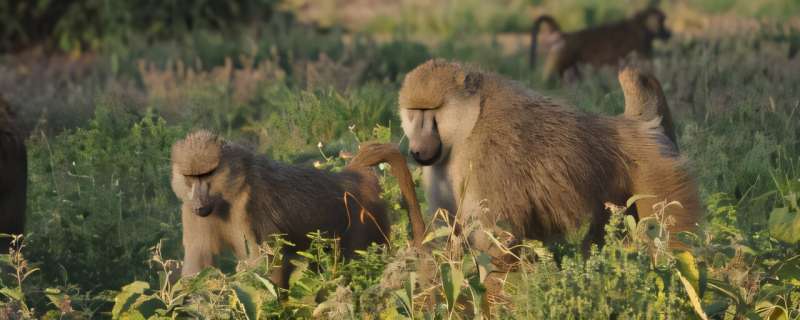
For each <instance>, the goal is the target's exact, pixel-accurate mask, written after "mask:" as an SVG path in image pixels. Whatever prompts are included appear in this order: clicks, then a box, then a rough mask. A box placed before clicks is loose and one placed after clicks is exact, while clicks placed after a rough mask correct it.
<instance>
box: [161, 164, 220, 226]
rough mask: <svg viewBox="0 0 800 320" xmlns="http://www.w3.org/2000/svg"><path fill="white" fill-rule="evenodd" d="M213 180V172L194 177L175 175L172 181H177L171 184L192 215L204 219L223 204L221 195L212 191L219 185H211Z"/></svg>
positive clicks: (216, 191)
mask: <svg viewBox="0 0 800 320" xmlns="http://www.w3.org/2000/svg"><path fill="white" fill-rule="evenodd" d="M215 178H216V177H214V172H213V171H212V172H209V173H208V174H203V175H196V176H192V175H188V176H186V175H181V174H177V175H175V176H173V180H177V181H175V182H173V189H175V194H176V195H178V198H180V199H181V200H182V201H183V203H184V205H186V206H188V207H189V208H190V209H191V210H192V212H193V213H194V214H196V215H198V216H201V217H206V216H208V215H210V214H211V213H212V212H214V209H215V208H217V207H219V206H220V204H222V203H223V202H224V201H223V197H222V193H221V192H219V191H218V190H214V189H216V188H215V187H217V186H218V185H219V184H218V183H213V181H214V180H215ZM176 185H177V186H176Z"/></svg>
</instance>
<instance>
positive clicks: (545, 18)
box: [528, 14, 561, 69]
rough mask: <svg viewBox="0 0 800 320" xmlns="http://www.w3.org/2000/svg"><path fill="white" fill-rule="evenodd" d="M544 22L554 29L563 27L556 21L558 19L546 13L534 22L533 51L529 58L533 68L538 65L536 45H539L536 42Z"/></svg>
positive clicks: (532, 31) (532, 29)
mask: <svg viewBox="0 0 800 320" xmlns="http://www.w3.org/2000/svg"><path fill="white" fill-rule="evenodd" d="M542 23H547V24H549V25H550V28H551V29H552V30H553V31H560V30H561V28H560V27H559V26H558V23H557V22H556V19H554V18H553V17H552V16H550V15H546V14H545V15H542V16H540V17H539V18H537V19H536V21H534V22H533V27H532V28H531V52H530V56H529V59H528V62H529V63H530V67H531V69H533V68H534V67H536V46H537V45H538V44H537V43H536V39H538V38H539V29H540V28H541V26H542Z"/></svg>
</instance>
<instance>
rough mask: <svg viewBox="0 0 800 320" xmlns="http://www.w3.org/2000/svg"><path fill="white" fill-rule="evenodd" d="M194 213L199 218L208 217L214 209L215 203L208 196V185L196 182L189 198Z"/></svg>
mask: <svg viewBox="0 0 800 320" xmlns="http://www.w3.org/2000/svg"><path fill="white" fill-rule="evenodd" d="M189 200H190V203H189V205H190V206H191V209H192V212H193V213H194V214H196V215H198V216H201V217H206V216H208V215H210V214H211V211H213V209H214V201H212V200H213V199H212V198H211V197H210V196H209V194H208V184H207V183H203V182H196V183H194V184H192V192H191V194H190V196H189Z"/></svg>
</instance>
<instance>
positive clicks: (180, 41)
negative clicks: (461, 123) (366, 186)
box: [0, 1, 800, 319]
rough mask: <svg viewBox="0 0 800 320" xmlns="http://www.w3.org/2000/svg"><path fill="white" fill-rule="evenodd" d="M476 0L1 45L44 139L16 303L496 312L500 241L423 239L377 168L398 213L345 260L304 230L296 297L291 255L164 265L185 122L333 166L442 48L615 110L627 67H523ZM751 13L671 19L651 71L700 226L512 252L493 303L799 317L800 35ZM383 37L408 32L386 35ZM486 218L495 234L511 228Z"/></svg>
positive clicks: (30, 306) (2, 291)
mask: <svg viewBox="0 0 800 320" xmlns="http://www.w3.org/2000/svg"><path fill="white" fill-rule="evenodd" d="M701 4H702V5H701V7H702V8H701V9H702V10H701V12H733V13H736V14H739V15H746V16H756V17H762V15H769V16H771V17H774V18H775V19H776V20H778V21H782V20H781V19H784V17H783V15H782V14H777V15H773V14H770V13H768V12H771V11H769V10H777V9H769V10H768V9H765V8H781V11H788V12H791V10H795V9H792V8H794V7H793V6H794V5H793V4H792V3H790V2H785V3H779V2H774V1H769V2H765V3H764V4H763V5H756V4H752V5H747V4H744V3H742V2H736V1H733V2H728V1H723V2H719V1H717V2H714V1H703V2H701ZM448 5H451V4H448ZM462 5H463V6H462V8H459V9H458V10H447V8H449V7H447V5H445V4H442V5H437V6H435V7H433V8H431V9H430V10H428V11H427V13H429V14H430V16H424V15H423V16H420V17H414V19H412V17H410V16H409V15H410V14H409V13H403V12H401V14H399V17H404V18H402V19H400V21H394V22H392V21H389V22H386V25H383V26H375V25H372V26H370V27H368V28H367V29H365V31H366V33H359V34H355V35H348V40H346V41H345V40H343V37H342V31H340V30H333V31H329V32H318V31H316V30H314V29H313V28H308V27H300V26H298V25H296V24H295V23H294V22H289V21H282V20H280V19H277V18H276V19H275V20H272V21H271V22H269V23H268V24H267V25H266V26H264V27H263V28H262V29H261V30H259V31H258V32H252V30H251V31H243V32H241V33H237V34H235V35H231V34H225V33H219V32H216V31H202V30H195V31H187V32H184V33H181V34H180V35H179V36H177V37H175V38H173V39H171V40H170V41H155V42H151V43H149V42H146V41H136V39H132V41H131V42H130V43H129V44H128V45H127V46H119V45H118V44H116V45H114V47H113V48H108V49H106V50H100V51H98V52H97V53H92V54H84V55H82V56H81V58H80V59H77V60H76V59H71V60H58V57H57V56H55V57H41V58H37V59H29V60H24V59H17V58H15V57H10V56H9V57H4V58H3V59H0V70H3V71H4V72H0V88H5V87H10V86H11V84H13V85H14V90H11V91H9V93H8V98H9V100H10V101H11V102H12V104H13V105H14V106H17V107H19V108H21V111H20V115H21V118H22V119H21V123H22V124H23V127H24V128H25V130H26V132H27V133H28V134H29V138H28V140H27V144H28V150H29V167H30V169H29V181H30V184H29V186H30V187H29V188H30V189H29V200H28V218H29V220H28V221H29V222H28V225H27V226H28V230H27V234H26V235H25V237H24V238H22V239H21V240H20V241H24V243H25V247H24V248H23V249H22V251H21V252H19V251H17V252H13V253H12V254H11V255H9V256H4V257H2V258H0V265H3V268H4V269H2V270H3V273H2V275H1V276H0V319H3V318H4V317H7V318H16V317H23V318H26V317H27V318H47V319H57V318H71V319H83V318H108V317H114V318H154V319H161V318H173V317H184V316H197V317H203V318H236V319H254V318H309V317H322V318H336V319H350V318H362V319H376V318H389V319H404V318H431V319H445V318H448V319H452V318H471V317H473V316H475V315H478V314H480V313H481V312H482V311H484V310H486V308H487V306H486V305H483V304H481V301H483V296H484V295H485V294H486V291H485V285H486V284H487V275H488V274H489V272H490V271H491V270H492V268H493V266H492V265H491V264H490V263H489V262H488V260H487V256H486V255H485V254H483V253H481V252H475V251H472V250H470V249H469V247H468V246H466V242H465V240H464V239H461V238H459V237H458V236H456V235H455V234H454V233H453V227H452V226H451V225H449V224H448V223H447V221H444V219H442V217H441V216H436V215H431V216H427V219H428V220H429V222H431V223H430V225H431V227H430V230H429V239H427V242H428V244H430V245H431V247H433V248H434V250H432V251H431V252H429V253H425V252H416V251H414V250H411V249H409V248H408V242H407V240H406V239H407V234H408V232H407V230H408V226H407V221H405V218H404V216H405V215H404V212H403V209H402V208H401V206H400V202H401V200H400V198H401V197H400V191H399V188H398V186H397V185H396V182H395V181H394V179H392V178H391V177H389V176H388V173H387V171H385V169H382V170H379V174H380V175H381V183H382V186H383V187H384V194H383V196H384V198H385V199H387V202H388V203H389V204H390V207H391V210H390V211H391V212H390V215H391V216H392V217H396V218H393V219H395V220H394V221H393V227H392V230H391V231H392V239H393V242H392V245H390V246H389V247H383V248H381V247H373V248H370V250H368V251H365V252H362V253H360V255H361V256H362V257H361V259H355V260H352V261H342V260H341V259H338V258H337V257H336V256H335V255H331V254H329V252H330V250H332V249H333V250H335V246H336V244H335V243H334V242H333V241H331V240H330V239H324V238H322V237H319V235H313V234H312V235H310V236H312V237H313V239H314V245H313V246H312V247H311V248H310V249H309V250H307V252H306V253H304V254H303V256H304V259H301V260H299V261H297V262H296V263H297V264H298V271H297V272H296V273H295V274H294V275H293V277H292V280H291V285H290V288H289V290H287V291H285V292H282V291H281V290H280V289H277V288H275V287H274V285H272V284H271V283H270V282H269V281H268V280H266V279H268V273H269V270H270V268H272V267H273V266H274V265H275V263H276V261H279V260H280V259H281V257H280V256H276V257H274V259H275V260H266V259H265V260H263V261H261V263H259V264H257V265H254V266H249V267H244V266H237V265H236V263H235V262H234V261H231V260H230V259H228V260H226V262H225V263H223V267H222V271H220V270H219V269H208V270H206V271H204V272H203V273H202V274H201V275H200V276H198V277H195V278H193V279H185V280H182V281H180V282H178V283H177V284H175V285H174V286H173V285H171V284H170V283H169V282H167V281H165V279H167V278H168V273H169V272H170V270H172V265H173V262H171V261H170V260H180V258H181V256H182V248H181V245H180V237H181V225H180V219H179V203H178V200H177V199H176V198H175V196H174V195H173V194H172V191H171V189H170V186H169V172H170V169H169V148H170V146H171V144H172V143H173V142H174V141H176V140H177V139H178V138H179V137H181V136H182V135H184V134H185V133H186V132H188V131H189V130H191V129H194V128H208V129H212V130H214V131H216V132H219V133H221V134H222V135H224V136H226V137H227V138H230V139H233V140H236V141H239V142H242V143H245V144H248V145H250V146H252V147H253V148H254V149H255V150H257V151H258V152H261V153H264V154H267V155H269V156H271V157H273V158H275V159H277V160H280V161H285V162H292V163H298V164H306V165H310V164H311V163H313V162H318V164H319V165H320V166H321V167H325V168H331V169H333V170H338V169H341V168H342V167H343V165H344V163H345V161H344V160H343V159H340V158H338V157H337V156H335V155H337V154H338V152H339V151H340V150H349V151H355V150H356V149H355V148H356V146H357V144H358V143H359V142H361V141H366V140H372V139H375V140H380V141H393V142H402V141H403V137H402V130H401V129H400V128H399V119H398V116H397V113H396V111H395V108H396V105H397V101H396V99H397V98H396V93H397V90H398V88H399V85H400V82H401V81H402V76H403V74H404V73H405V72H407V71H408V70H410V69H411V68H413V67H414V66H416V65H417V64H419V63H421V62H422V61H424V60H426V59H428V58H430V57H444V58H450V59H458V60H462V61H468V62H471V63H475V64H478V65H479V66H481V67H482V68H483V69H486V70H492V71H496V72H499V73H502V74H504V75H506V76H508V77H511V78H514V79H516V80H519V81H521V82H523V83H525V84H526V85H528V86H530V87H532V88H534V89H536V90H538V91H541V92H544V93H546V94H548V95H551V96H555V97H558V98H559V99H560V100H562V101H564V102H565V103H568V104H572V105H575V106H577V107H578V108H581V109H584V110H587V111H590V112H596V113H602V114H609V115H612V114H618V113H620V112H621V111H622V109H623V100H622V93H621V90H620V88H619V86H618V84H617V83H616V76H615V74H614V73H613V71H609V70H596V71H597V72H584V75H585V77H584V78H583V79H582V80H581V81H577V82H573V83H564V84H561V85H560V86H556V87H548V86H546V85H545V84H544V83H542V82H541V81H540V80H539V79H540V77H539V75H538V74H537V73H536V72H531V71H530V70H529V68H528V67H527V61H526V60H525V57H526V52H525V51H524V50H510V51H509V50H507V48H505V47H503V45H502V44H501V43H499V42H498V41H496V40H492V39H489V41H485V40H484V39H481V38H480V37H477V36H476V35H479V34H483V33H484V32H486V31H498V30H501V31H515V30H516V31H519V30H524V29H525V28H527V27H526V26H525V23H528V22H529V20H528V19H527V18H524V19H523V16H524V15H525V14H527V13H526V12H527V11H524V10H522V9H520V8H528V6H527V4H526V3H524V2H517V1H509V2H508V3H507V4H506V6H505V7H499V6H497V5H495V4H487V3H485V2H478V1H467V2H464V3H463V4H462ZM438 6H443V7H442V8H444V9H442V8H439V7H438ZM484 6H487V7H489V8H488V9H486V8H484ZM536 8H537V9H535V10H534V11H536V10H551V11H552V12H554V13H555V14H556V16H557V17H559V19H563V20H564V21H565V23H564V26H565V28H573V27H579V26H581V25H583V24H589V23H596V22H597V21H606V20H609V19H613V18H615V17H618V16H622V15H624V14H625V13H627V10H628V8H621V5H616V4H595V3H592V4H588V3H586V2H584V1H568V2H559V3H550V2H546V3H543V4H541V6H539V7H536ZM573 8H576V9H573ZM698 10H700V9H698ZM669 14H670V12H669V11H668V15H669ZM439 15H447V17H446V18H441V17H439ZM571 16H575V18H570V17H571ZM674 18H675V19H680V17H674ZM281 19H282V18H281ZM493 19H494V20H493ZM469 21H476V23H474V24H471V25H470V24H469V23H466V22H469ZM392 23H397V26H395V25H391V24H392ZM401 24H402V26H401ZM370 28H374V29H370ZM397 29H402V30H399V31H398V30H397ZM759 30H760V31H759V32H757V33H752V34H742V35H737V36H733V37H731V36H715V37H702V36H700V37H688V36H687V37H683V36H677V37H676V38H674V39H673V40H671V41H670V42H669V43H666V44H660V45H659V46H658V47H657V48H656V57H655V59H654V60H653V65H652V67H653V69H654V71H655V74H656V76H657V77H658V78H659V79H660V80H661V82H662V84H663V87H664V90H665V92H666V95H667V98H668V100H669V103H670V106H671V108H672V110H673V113H674V116H675V119H676V121H677V124H678V127H677V129H678V130H677V133H678V136H679V144H680V147H681V151H682V153H683V154H684V155H685V156H686V157H687V158H688V159H689V160H690V163H691V168H692V170H693V172H694V173H695V175H696V177H697V179H698V182H699V184H700V188H701V196H702V199H703V202H704V204H705V206H706V217H705V218H704V220H703V222H702V224H701V226H700V228H699V230H698V232H696V233H695V234H685V235H682V237H684V239H685V240H686V241H687V242H688V243H690V250H688V252H685V253H675V252H670V251H668V250H665V249H664V248H663V247H662V246H660V245H659V243H660V242H662V240H663V235H660V234H659V233H658V232H655V233H653V231H648V230H656V231H658V230H663V228H664V227H668V226H664V225H663V223H660V222H659V221H652V220H650V221H648V220H642V221H639V222H636V221H632V220H630V219H626V218H624V217H623V216H622V215H620V214H615V215H614V216H613V217H612V220H611V223H609V225H608V226H607V239H606V243H607V245H605V246H604V247H602V248H595V249H594V250H593V251H592V253H591V254H590V255H588V256H586V257H584V256H582V255H580V254H577V253H576V252H580V250H579V248H580V246H579V244H577V243H575V242H577V241H567V242H566V243H563V244H559V245H552V246H544V245H543V244H541V243H537V242H526V243H524V244H523V245H522V247H521V249H520V252H519V255H520V257H521V260H522V263H521V264H520V267H519V270H518V271H516V272H514V273H511V274H509V275H508V278H507V279H505V281H506V282H505V283H506V286H505V290H504V295H503V296H501V297H493V299H495V298H497V300H498V301H497V302H498V305H497V306H496V309H495V310H494V311H495V314H496V315H498V316H499V317H502V318H571V319H574V318H611V317H614V318H625V319H628V318H646V319H652V318H659V319H660V318H692V317H700V316H699V315H700V314H706V315H708V316H709V317H710V318H715V319H742V318H748V319H751V318H759V317H766V318H772V319H800V289H798V287H800V250H799V249H798V246H797V243H798V240H800V239H797V236H796V235H797V234H800V231H799V230H798V229H797V228H798V227H797V226H798V224H800V206H798V204H797V203H798V195H800V180H799V179H800V126H798V123H800V121H798V118H800V97H799V96H797V92H800V73H798V72H797V70H798V64H799V63H800V61H799V60H798V58H797V57H793V58H792V57H790V52H791V48H792V46H793V43H798V42H799V40H798V39H797V34H798V33H797V32H792V31H785V30H784V29H782V28H775V27H774V23H765V24H763V25H761V27H760V29H759ZM372 32H374V33H380V34H383V33H384V32H392V33H393V35H392V36H391V37H390V38H389V39H382V40H378V39H379V38H381V37H382V35H381V36H373V35H372V34H371V33H372ZM414 33H420V34H424V35H428V36H429V37H430V38H434V39H435V41H434V42H433V44H431V43H429V41H422V40H419V38H417V37H415V36H414V35H413V34H414ZM101 47H102V46H101ZM48 61H49V62H48ZM26 70H27V71H26ZM318 143H322V148H319V147H318ZM414 170H415V171H414V174H415V176H416V177H419V175H420V170H419V169H418V168H415V169H414ZM420 195H422V193H421V190H420ZM422 199H423V200H424V197H422ZM423 202H424V201H423ZM423 206H426V204H425V203H423ZM470 227H475V228H486V231H487V232H490V233H492V234H493V236H495V237H496V238H497V239H502V238H503V233H502V232H498V231H497V230H496V229H493V228H489V227H487V226H481V225H478V224H475V225H470ZM650 227H653V228H655V229H649V228H650ZM267 245H268V246H265V247H263V249H264V250H274V249H276V247H280V246H281V245H283V244H282V242H281V241H280V240H279V239H275V240H274V241H270V242H269V243H268V244H267ZM556 257H558V258H556ZM6 270H8V272H6ZM17 271H19V272H17ZM28 272H30V273H29V274H28ZM26 274H27V276H26V277H22V276H21V275H26ZM278 295H282V296H283V297H284V300H282V301H281V300H279V299H278V298H277V296H278Z"/></svg>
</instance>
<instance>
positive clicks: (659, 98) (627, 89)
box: [617, 66, 678, 150]
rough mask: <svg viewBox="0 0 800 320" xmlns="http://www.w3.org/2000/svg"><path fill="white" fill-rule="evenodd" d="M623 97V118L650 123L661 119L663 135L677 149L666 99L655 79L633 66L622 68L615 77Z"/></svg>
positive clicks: (676, 140)
mask: <svg viewBox="0 0 800 320" xmlns="http://www.w3.org/2000/svg"><path fill="white" fill-rule="evenodd" d="M617 79H618V80H619V84H620V86H621V87H622V94H623V96H624V97H625V113H624V115H625V117H627V118H633V119H640V120H644V121H650V120H653V119H655V118H658V117H660V118H661V128H662V129H663V130H664V134H665V135H666V136H667V138H669V140H671V142H672V144H674V146H675V149H676V150H677V149H678V139H677V137H676V135H675V124H674V123H673V121H672V112H670V110H669V105H668V104H667V98H666V97H665V96H664V90H663V89H661V83H660V82H659V81H658V79H656V77H655V76H654V75H653V74H651V73H648V72H645V71H643V70H641V69H640V68H637V67H635V66H627V67H625V68H623V69H622V70H621V71H620V72H619V74H618V75H617Z"/></svg>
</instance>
